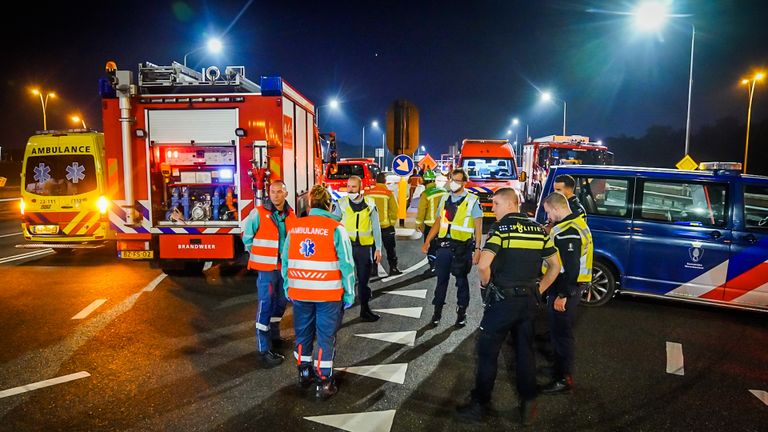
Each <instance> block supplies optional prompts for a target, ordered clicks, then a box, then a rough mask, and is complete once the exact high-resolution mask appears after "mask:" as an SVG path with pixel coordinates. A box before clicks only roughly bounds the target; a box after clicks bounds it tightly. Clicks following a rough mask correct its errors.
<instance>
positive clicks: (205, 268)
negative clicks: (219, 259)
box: [203, 261, 213, 271]
mask: <svg viewBox="0 0 768 432" xmlns="http://www.w3.org/2000/svg"><path fill="white" fill-rule="evenodd" d="M211 267H213V261H206V262H205V264H203V271H208V270H210V269H211Z"/></svg>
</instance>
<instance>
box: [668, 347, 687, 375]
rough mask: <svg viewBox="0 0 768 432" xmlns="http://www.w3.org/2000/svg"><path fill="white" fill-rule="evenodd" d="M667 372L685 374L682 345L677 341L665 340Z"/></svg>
mask: <svg viewBox="0 0 768 432" xmlns="http://www.w3.org/2000/svg"><path fill="white" fill-rule="evenodd" d="M667 373H668V374H673V375H685V370H684V369H683V345H682V344H679V343H677V342H667Z"/></svg>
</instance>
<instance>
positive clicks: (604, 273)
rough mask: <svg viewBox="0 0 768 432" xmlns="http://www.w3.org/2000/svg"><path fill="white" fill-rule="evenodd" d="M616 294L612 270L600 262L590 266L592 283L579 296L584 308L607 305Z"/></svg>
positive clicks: (614, 276)
mask: <svg viewBox="0 0 768 432" xmlns="http://www.w3.org/2000/svg"><path fill="white" fill-rule="evenodd" d="M615 292H616V275H614V274H613V270H612V269H611V268H610V267H609V266H607V265H606V264H603V263H602V262H600V261H595V262H594V263H593V264H592V283H590V284H589V286H588V287H587V289H586V290H585V291H584V294H583V295H582V296H581V304H583V305H584V306H602V305H604V304H606V303H608V300H610V299H611V298H612V297H613V294H614V293H615Z"/></svg>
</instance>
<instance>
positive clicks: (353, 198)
mask: <svg viewBox="0 0 768 432" xmlns="http://www.w3.org/2000/svg"><path fill="white" fill-rule="evenodd" d="M347 196H348V197H349V199H351V200H352V201H354V200H356V199H358V198H359V197H360V193H359V192H354V193H353V192H350V193H349V194H347Z"/></svg>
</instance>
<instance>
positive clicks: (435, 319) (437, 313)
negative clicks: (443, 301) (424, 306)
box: [431, 306, 443, 326]
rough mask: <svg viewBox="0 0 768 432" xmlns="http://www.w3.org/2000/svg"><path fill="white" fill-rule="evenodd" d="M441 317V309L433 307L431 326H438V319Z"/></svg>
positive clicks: (440, 307)
mask: <svg viewBox="0 0 768 432" xmlns="http://www.w3.org/2000/svg"><path fill="white" fill-rule="evenodd" d="M442 317H443V307H442V306H435V312H434V313H433V314H432V320H431V322H432V325H433V326H437V325H438V324H440V319H441V318H442Z"/></svg>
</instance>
